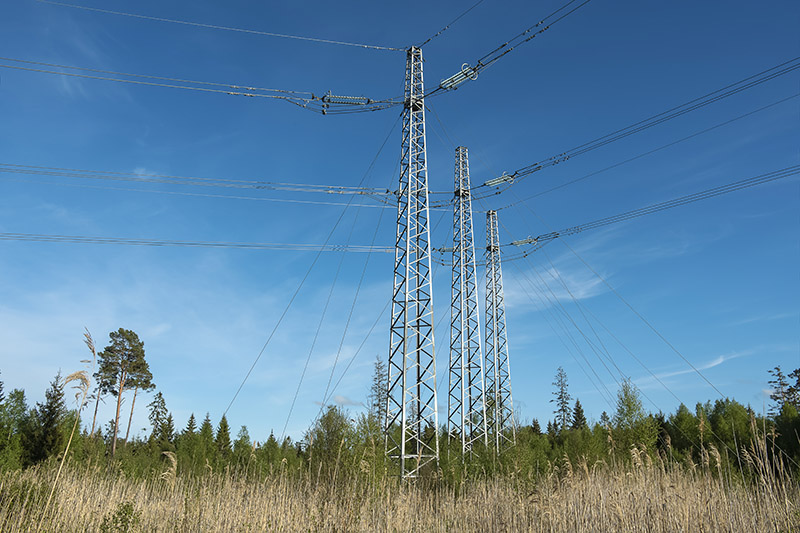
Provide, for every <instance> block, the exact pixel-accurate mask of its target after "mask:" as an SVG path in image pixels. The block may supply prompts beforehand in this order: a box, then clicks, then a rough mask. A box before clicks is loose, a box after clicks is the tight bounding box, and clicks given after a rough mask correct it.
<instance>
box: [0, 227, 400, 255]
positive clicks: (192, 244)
mask: <svg viewBox="0 0 800 533" xmlns="http://www.w3.org/2000/svg"><path fill="white" fill-rule="evenodd" d="M0 240H2V241H27V242H52V243H68V244H122V245H128V246H156V247H175V246H177V247H186V248H239V249H246V250H285V251H301V252H319V253H322V252H358V253H392V252H394V248H391V247H387V246H366V245H347V244H329V243H328V242H325V243H323V244H307V243H276V242H229V241H182V240H180V241H179V240H163V239H134V238H127V237H92V236H86V235H52V234H43V233H6V232H3V233H0Z"/></svg>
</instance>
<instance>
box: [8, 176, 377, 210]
mask: <svg viewBox="0 0 800 533" xmlns="http://www.w3.org/2000/svg"><path fill="white" fill-rule="evenodd" d="M4 181H6V182H14V183H25V184H28V185H30V184H31V181H29V180H22V179H8V178H6V179H4ZM36 184H37V185H51V186H55V187H77V188H80V189H94V190H101V191H119V192H142V193H148V194H165V195H171V196H191V197H195V198H218V199H224V200H252V201H257V202H278V203H287V204H305V205H338V206H346V207H368V208H373V209H387V208H391V206H390V205H388V204H385V203H380V204H353V203H348V202H330V201H324V200H297V199H292V198H270V197H263V196H232V195H229V194H204V193H198V192H186V191H164V190H160V189H134V188H129V187H102V186H99V185H87V184H85V183H56V182H49V181H37V182H36Z"/></svg>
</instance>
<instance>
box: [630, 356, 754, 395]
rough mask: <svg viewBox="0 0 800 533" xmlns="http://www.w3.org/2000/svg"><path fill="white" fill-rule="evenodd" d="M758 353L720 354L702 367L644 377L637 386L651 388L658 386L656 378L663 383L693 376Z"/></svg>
mask: <svg viewBox="0 0 800 533" xmlns="http://www.w3.org/2000/svg"><path fill="white" fill-rule="evenodd" d="M757 351H758V350H755V349H750V350H742V351H737V352H729V353H726V354H720V355H718V356H716V357H715V358H713V359H711V360H710V361H707V362H705V363H703V364H701V365H695V367H694V368H683V369H680V370H672V371H668V372H660V373H657V374H654V376H655V377H654V376H649V375H648V376H643V377H640V378H637V379H635V380H634V382H635V383H636V386H638V387H639V388H647V387H651V386H653V385H654V384H656V381H657V380H656V378H658V380H662V381H663V380H665V379H668V378H673V377H675V376H682V375H685V374H692V373H694V372H695V371H703V370H708V369H711V368H714V367H718V366H720V365H722V364H723V363H726V362H728V361H730V360H732V359H738V358H740V357H747V356H750V355H753V354H755V353H757Z"/></svg>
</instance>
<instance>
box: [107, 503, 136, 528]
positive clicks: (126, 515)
mask: <svg viewBox="0 0 800 533" xmlns="http://www.w3.org/2000/svg"><path fill="white" fill-rule="evenodd" d="M141 520H142V513H141V511H137V510H136V508H134V506H133V504H132V503H131V502H122V503H120V504H119V505H118V506H117V508H116V509H115V510H114V511H113V512H111V513H108V514H107V515H106V516H104V517H103V522H102V523H101V524H100V531H101V532H102V533H128V532H130V531H136V526H138V525H139V522H141Z"/></svg>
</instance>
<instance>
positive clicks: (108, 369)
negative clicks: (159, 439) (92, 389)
mask: <svg viewBox="0 0 800 533" xmlns="http://www.w3.org/2000/svg"><path fill="white" fill-rule="evenodd" d="M108 337H109V339H110V340H111V344H109V345H108V346H106V348H105V349H104V350H103V351H102V352H100V353H99V354H97V355H98V358H99V359H100V365H99V368H100V370H99V371H98V372H99V373H100V374H101V376H104V379H106V380H107V381H108V382H109V383H110V384H111V385H113V388H111V393H112V394H113V395H114V396H116V398H117V409H116V414H115V415H114V430H113V434H112V436H111V457H112V458H113V457H114V455H115V453H116V451H117V435H118V434H119V415H120V407H121V406H122V394H123V393H124V392H125V391H126V390H129V389H130V388H132V384H135V383H136V381H137V379H136V377H137V376H140V375H141V373H142V372H143V371H145V370H147V366H146V365H147V363H146V362H145V359H144V343H143V342H142V341H141V340H140V339H139V337H138V335H136V333H134V332H133V331H130V330H127V329H122V328H119V330H117V331H112V332H111V333H109V334H108Z"/></svg>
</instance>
